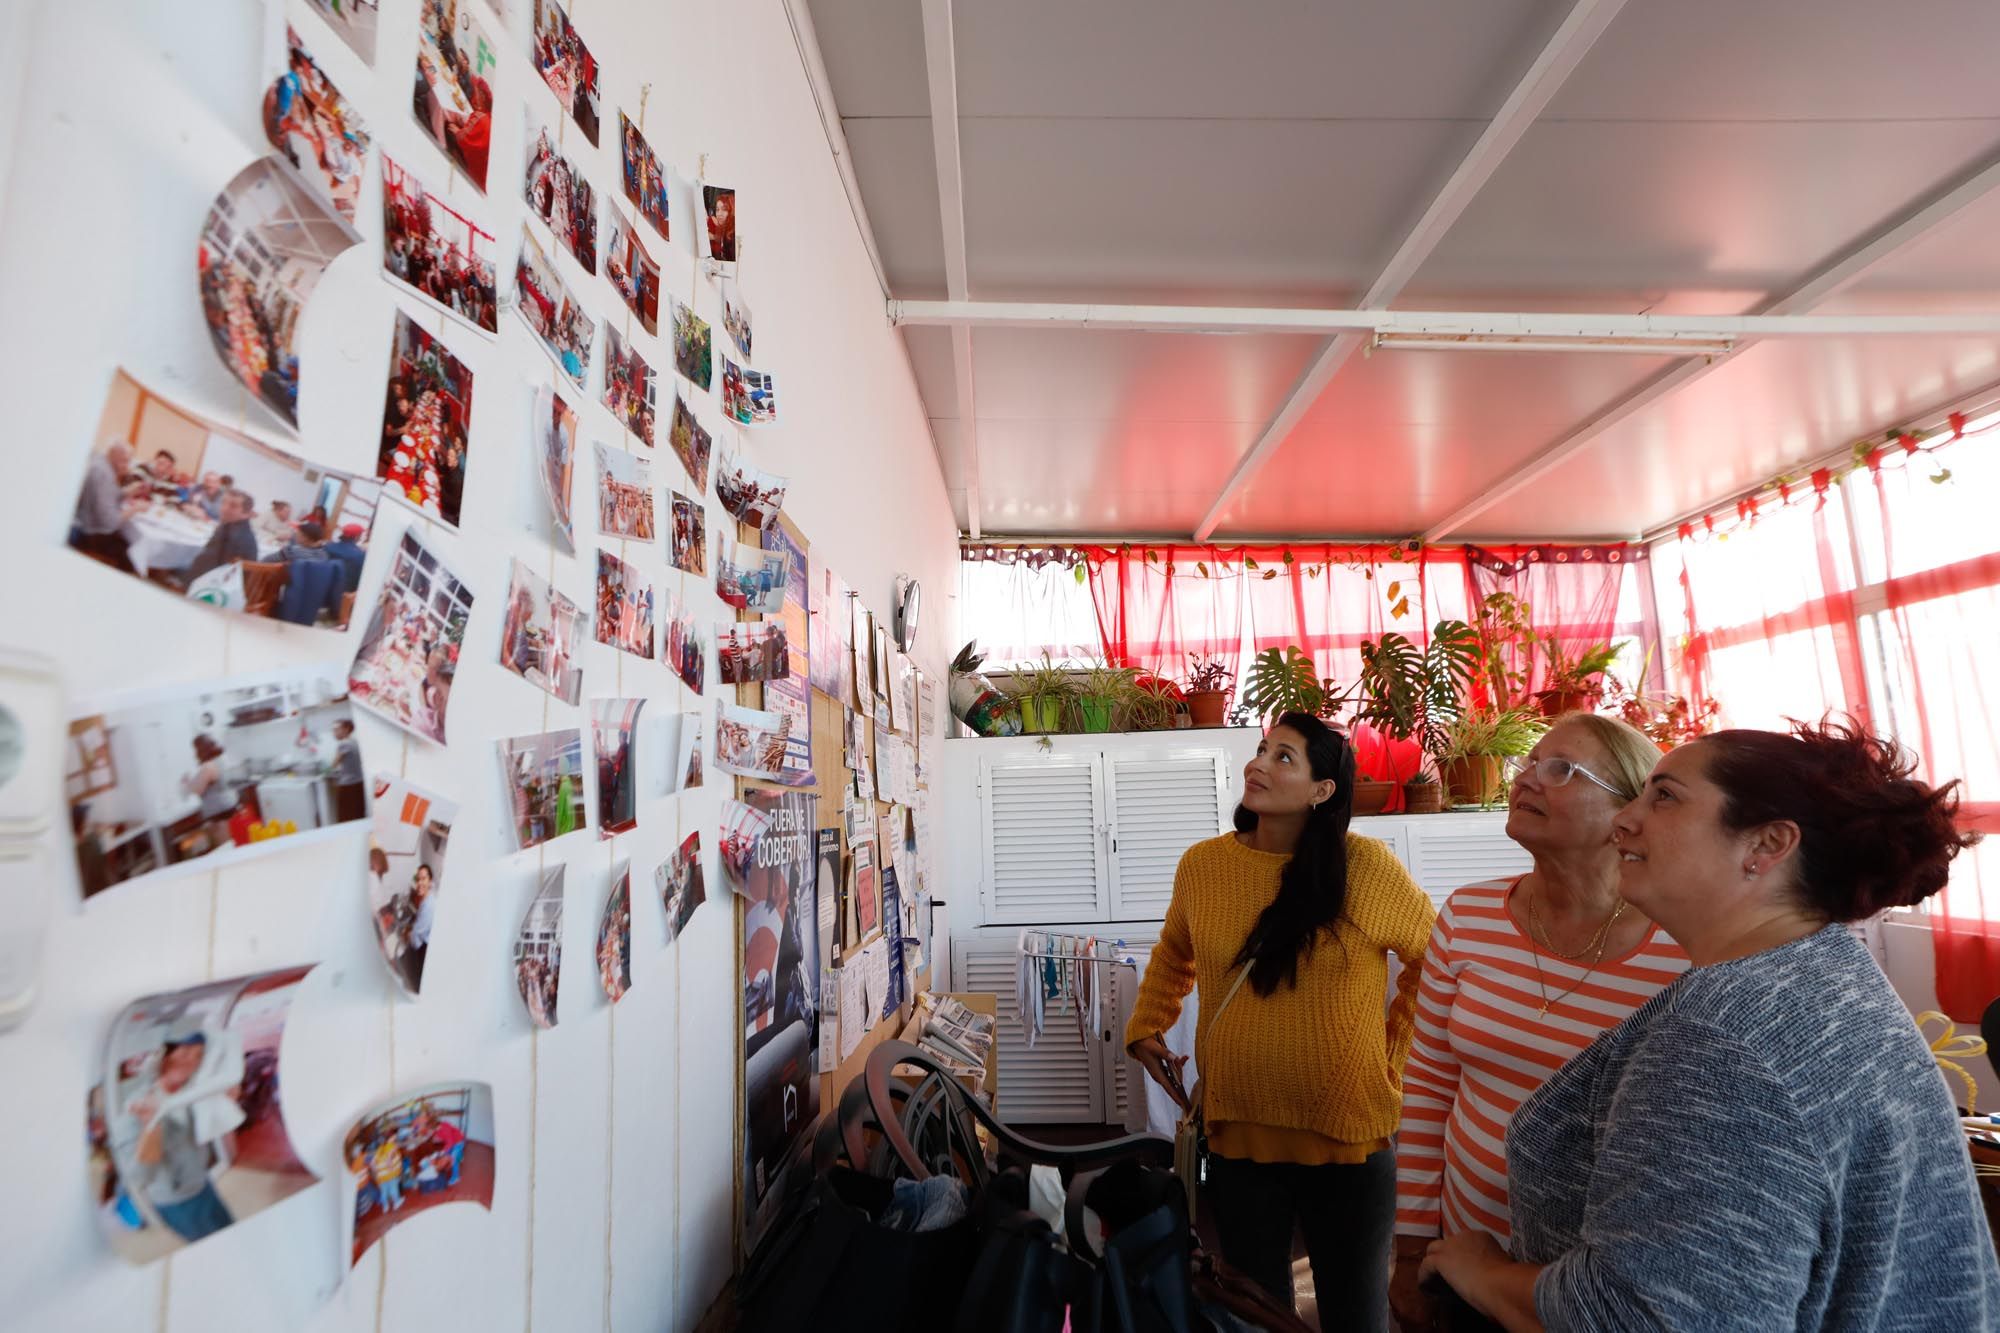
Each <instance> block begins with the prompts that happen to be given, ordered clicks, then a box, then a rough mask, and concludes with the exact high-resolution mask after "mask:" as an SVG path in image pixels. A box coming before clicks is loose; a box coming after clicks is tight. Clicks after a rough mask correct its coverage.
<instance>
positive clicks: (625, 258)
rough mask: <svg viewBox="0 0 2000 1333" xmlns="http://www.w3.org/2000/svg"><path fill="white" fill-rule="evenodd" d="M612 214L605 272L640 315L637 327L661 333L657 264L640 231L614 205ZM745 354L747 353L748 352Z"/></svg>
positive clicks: (629, 308)
mask: <svg viewBox="0 0 2000 1333" xmlns="http://www.w3.org/2000/svg"><path fill="white" fill-rule="evenodd" d="M605 211H606V212H608V213H609V214H610V215H611V237H610V243H609V244H608V245H606V246H605V248H604V276H605V277H607V278H609V279H611V285H612V286H613V287H615V288H617V290H618V299H619V300H621V301H623V302H624V303H625V308H626V309H627V310H630V311H631V312H632V313H633V314H634V315H637V316H638V317H639V327H640V328H642V329H644V330H645V331H646V332H647V333H650V334H651V335H653V336H654V337H655V338H657V337H659V336H660V266H659V265H658V264H656V263H654V262H653V257H652V256H651V255H649V254H647V253H646V247H645V246H644V245H642V244H641V243H640V241H639V233H638V232H637V231H636V230H634V229H633V227H632V226H631V224H630V223H628V222H626V221H625V218H624V215H623V214H621V213H620V212H619V211H618V210H617V209H615V208H613V209H607V210H605ZM744 355H745V356H748V355H750V354H749V353H748V352H745V353H744Z"/></svg>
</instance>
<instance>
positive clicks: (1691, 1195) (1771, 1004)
mask: <svg viewBox="0 0 2000 1333" xmlns="http://www.w3.org/2000/svg"><path fill="white" fill-rule="evenodd" d="M1507 1175H1508V1181H1509V1186H1510V1188H1511V1189H1512V1191H1513V1214H1514V1218H1513V1221H1514V1225H1513V1250H1514V1257H1515V1258H1517V1259H1520V1260H1523V1261H1525V1262H1529V1263H1538V1264H1546V1265H1547V1267H1546V1268H1545V1269H1544V1270H1543V1272H1542V1274H1541V1276H1540V1277H1539V1278H1538V1279H1537V1280H1536V1283H1535V1305H1536V1308H1537V1309H1538V1311H1539V1312H1540V1315H1541V1319H1542V1323H1543V1324H1544V1325H1545V1326H1546V1327H1547V1328H1549V1329H1550V1330H1552V1331H1555V1333H1561V1331H1562V1330H1571V1329H1575V1330H1585V1329H1588V1330H1605V1331H1607V1333H1610V1331H1615V1333H1626V1330H1642V1329H1690V1330H1694V1329H1699V1330H1709V1329H1745V1330H1752V1329H1754V1330H1757V1331H1758V1333H1766V1331H1767V1330H1779V1329H1840V1330H1849V1329H1856V1330H1858V1329H1895V1330H1926V1331H1928V1330H1937V1333H1966V1331H1967V1330H1979V1329H1994V1328H2000V1262H1996V1261H1995V1259H1994V1249H1993V1238H1992V1236H1991V1235H1990V1234H1989V1233H1988V1231H1987V1226H1986V1218H1985V1216H1984V1214H1983V1213H1982V1212H1981V1209H1980V1203H1979V1195H1978V1188H1977V1186H1976V1184H1975V1183H1974V1180H1973V1175H1972V1164H1971V1160H1970V1158H1969V1157H1968V1156H1967V1153H1966V1149H1965V1144H1964V1141H1963V1135H1962V1133H1961V1131H1960V1130H1959V1127H1958V1118H1957V1115H1956V1112H1955V1108H1954V1107H1953V1104H1952V1099H1951V1096H1950V1094H1949V1093H1948V1092H1947V1091H1946V1089H1945V1085H1944V1081H1943V1077H1942V1076H1941V1075H1940V1073H1939V1072H1938V1068H1937V1065H1936V1063H1935V1062H1934V1061H1933V1059H1932V1057H1931V1054H1930V1051H1929V1050H1928V1049H1927V1048H1926V1047H1925V1044H1924V1042H1923V1040H1922V1038H1921V1037H1919V1036H1918V1034H1917V1030H1916V1025H1915V1024H1914V1023H1913V1022H1911V1020H1910V1015H1909V1011H1908V1010H1907V1009H1905V1008H1904V1007H1903V1004H1902V1002H1901V1001H1900V1000H1898V999H1897V998H1896V993H1895V992H1894V991H1893V990H1891V989H1890V987H1889V983H1888V980H1887V978H1885V977H1884V976H1883V975H1882V972H1881V969H1880V968H1878V967H1877V966H1876V965H1875V960H1874V959H1873V958H1871V957H1870V956H1869V954H1868V951H1867V949H1865V948H1864V947H1862V945H1861V943H1860V942H1859V941H1857V940H1856V939H1855V938H1854V937H1853V936H1852V935H1851V934H1849V933H1848V931H1847V930H1846V929H1845V928H1843V927H1840V926H1829V927H1827V928H1826V929H1824V930H1821V931H1819V932H1817V933H1815V934H1812V935H1808V936H1806V937H1805V938H1804V939H1800V940H1795V941H1793V942H1792V943H1790V944H1786V945H1782V946H1780V947H1779V948H1776V949H1771V950H1767V951H1766V952H1764V953H1760V954H1754V955H1752V956H1750V957H1748V958H1739V959H1736V960H1734V961H1731V962H1727V963H1719V964H1716V965H1714V966H1712V967H1703V968H1697V969H1695V970H1694V971H1691V972H1689V973H1687V974H1686V975H1685V976H1683V977H1681V978H1680V979H1679V980H1677V981H1675V982H1674V983H1673V984H1672V985H1670V986H1668V987H1667V988H1666V989H1665V990H1663V991H1661V992H1660V993H1659V994H1658V995H1656V996H1654V997H1653V998H1652V999H1651V1000H1649V1001H1647V1002H1646V1004H1645V1005H1644V1006H1642V1007H1641V1008H1640V1009H1639V1010H1638V1011H1637V1012H1636V1013H1634V1014H1633V1015H1632V1016H1631V1017H1630V1018H1628V1019H1627V1020H1626V1021H1625V1022H1624V1023H1623V1024H1621V1025H1619V1026H1618V1027H1617V1028H1614V1029H1613V1030H1612V1031H1610V1032H1607V1033H1605V1034H1604V1036H1602V1037H1600V1038H1599V1039H1598V1040H1597V1042H1596V1044H1594V1045H1593V1046H1591V1047H1590V1048H1589V1049H1588V1050H1586V1051H1585V1052H1584V1053H1583V1054H1582V1055H1579V1056H1578V1057H1576V1059H1574V1060H1572V1061H1570V1062H1569V1064H1567V1065H1565V1066H1564V1067H1563V1069H1562V1071H1561V1072H1560V1073H1558V1074H1557V1075H1556V1076H1555V1077H1553V1078H1551V1079H1550V1080H1549V1081H1548V1082H1547V1083H1545V1084H1543V1085H1542V1088H1541V1090H1540V1091H1538V1092H1536V1093H1535V1094H1534V1096H1532V1097H1530V1098H1529V1099H1528V1100H1527V1101H1526V1102H1525V1103H1523V1104H1522V1106H1521V1109H1520V1110H1519V1111H1518V1112H1516V1113H1515V1115H1514V1123H1513V1126H1512V1128H1511V1129H1510V1130H1509V1131H1508V1134H1507Z"/></svg>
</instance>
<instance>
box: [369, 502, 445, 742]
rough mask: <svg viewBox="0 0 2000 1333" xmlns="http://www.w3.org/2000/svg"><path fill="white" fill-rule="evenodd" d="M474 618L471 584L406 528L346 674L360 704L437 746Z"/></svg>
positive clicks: (414, 530) (440, 738) (442, 734)
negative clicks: (461, 652)
mask: <svg viewBox="0 0 2000 1333" xmlns="http://www.w3.org/2000/svg"><path fill="white" fill-rule="evenodd" d="M471 618H472V590H471V589H470V588H468V587H466V586H465V584H464V583H463V582H461V581H460V580H459V578H458V576H457V575H456V574H454V573H452V571H451V570H450V569H449V568H447V567H446V566H445V564H444V562H443V561H441V560H440V559H439V558H438V556H437V554H436V552H434V551H432V550H430V548H428V547H426V546H425V545H424V544H423V542H422V541H421V540H420V539H419V538H418V536H417V530H416V529H415V528H411V529H408V530H406V531H405V532H404V533H403V539H402V541H401V542H400V543H398V545H397V548H396V559H395V563H393V564H392V565H391V566H390V567H389V575H388V577H387V578H385V579H383V580H382V593H381V596H380V597H379V598H378V599H377V600H376V602H375V611H374V614H373V615H371V616H370V617H369V619H368V628H367V629H366V630H364V631H363V632H362V635H361V646H360V648H359V649H357V650H356V652H355V654H354V665H353V666H352V667H351V668H349V670H348V673H347V689H348V694H349V697H350V698H352V700H353V701H354V703H355V704H356V705H357V706H358V707H361V708H365V709H367V710H368V711H369V712H371V713H373V714H375V715H376V716H377V717H380V718H383V719H384V720H386V721H388V722H391V723H393V724H395V725H396V726H398V727H401V728H402V729H403V730H404V731H407V732H410V733H411V734H413V735H416V736H420V737H422V738H423V739H425V740H427V741H431V742H434V743H435V744H438V745H443V744H444V743H445V711H446V708H447V707H448V705H449V704H450V702H451V687H452V682H453V681H454V680H455V679H456V678H457V676H458V656H459V650H460V649H461V648H462V647H463V646H464V644H465V627H466V624H467V623H468V622H469V621H470V620H471Z"/></svg>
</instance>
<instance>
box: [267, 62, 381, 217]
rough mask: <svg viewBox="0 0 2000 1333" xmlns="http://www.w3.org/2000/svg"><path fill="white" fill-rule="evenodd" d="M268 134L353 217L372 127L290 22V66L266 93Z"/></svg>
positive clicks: (324, 195)
mask: <svg viewBox="0 0 2000 1333" xmlns="http://www.w3.org/2000/svg"><path fill="white" fill-rule="evenodd" d="M264 137H265V139H267V140H268V141H269V142H270V145H271V147H273V148H275V149H277V150H278V154H279V156H281V157H283V158H284V159H285V160H286V161H287V162H289V163H291V164H292V167H293V169H294V170H296V171H297V172H298V173H299V174H300V176H301V177H303V178H304V180H305V181H306V183H307V184H308V185H310V186H311V187H312V188H313V190H314V191H315V192H317V193H318V195H319V196H320V198H322V199H324V200H325V201H326V202H327V203H329V204H332V205H333V209H334V211H335V212H336V213H338V214H340V216H341V217H342V218H344V219H346V220H347V222H348V223H349V224H352V223H353V221H354V200H355V197H356V196H357V195H359V194H360V193H361V168H362V166H363V165H364V164H365V163H366V162H367V160H368V144H369V136H368V130H367V127H366V126H365V125H364V124H363V123H362V120H361V116H360V115H359V113H357V112H356V111H355V109H354V108H353V107H352V106H350V105H348V102H347V99H346V98H345V97H342V96H341V95H340V89H338V88H336V87H334V86H333V80H331V79H329V78H327V77H326V74H325V72H324V71H323V70H321V69H320V67H319V64H318V63H317V62H316V61H314V60H313V58H312V54H311V53H310V52H309V51H307V50H306V48H305V43H304V42H302V41H300V40H299V34H298V31H297V30H296V29H294V28H292V27H291V26H290V25H287V26H286V28H285V72H284V73H283V74H280V75H279V76H278V78H277V81H276V82H274V83H273V84H272V85H271V86H270V88H269V89H267V90H266V91H265V93H264Z"/></svg>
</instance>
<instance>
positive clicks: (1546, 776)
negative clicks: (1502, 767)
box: [1507, 758, 1631, 801]
mask: <svg viewBox="0 0 2000 1333" xmlns="http://www.w3.org/2000/svg"><path fill="white" fill-rule="evenodd" d="M1531 772H1532V773H1533V774H1534V775H1535V781H1536V782H1539V783H1540V784H1541V785H1542V786H1544V787H1563V786H1567V785H1568V784H1569V780H1570V779H1571V778H1573V777H1578V776H1582V777H1586V778H1589V779H1590V780H1591V781H1592V782H1595V783H1596V784H1597V785H1598V786H1600V787H1602V788H1604V790H1606V791H1608V792H1610V793H1611V794H1612V795H1613V796H1616V797H1617V798H1618V799H1619V800H1621V801H1627V800H1630V799H1631V798H1630V797H1629V796H1627V795H1626V794H1625V793H1624V792H1622V791H1619V790H1618V789H1617V788H1616V787H1614V786H1612V785H1611V784H1610V783H1608V782H1606V781H1605V780H1604V779H1603V778H1600V777H1598V776H1597V774H1595V773H1593V772H1591V771H1590V770H1589V769H1587V768H1585V767H1584V766H1583V765H1582V764H1579V763H1577V762H1576V761H1575V760H1573V759H1526V758H1515V759H1509V760H1508V761H1507V781H1508V782H1510V783H1512V782H1519V781H1520V780H1521V779H1522V778H1523V777H1524V776H1526V775H1527V774H1528V773H1531Z"/></svg>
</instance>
